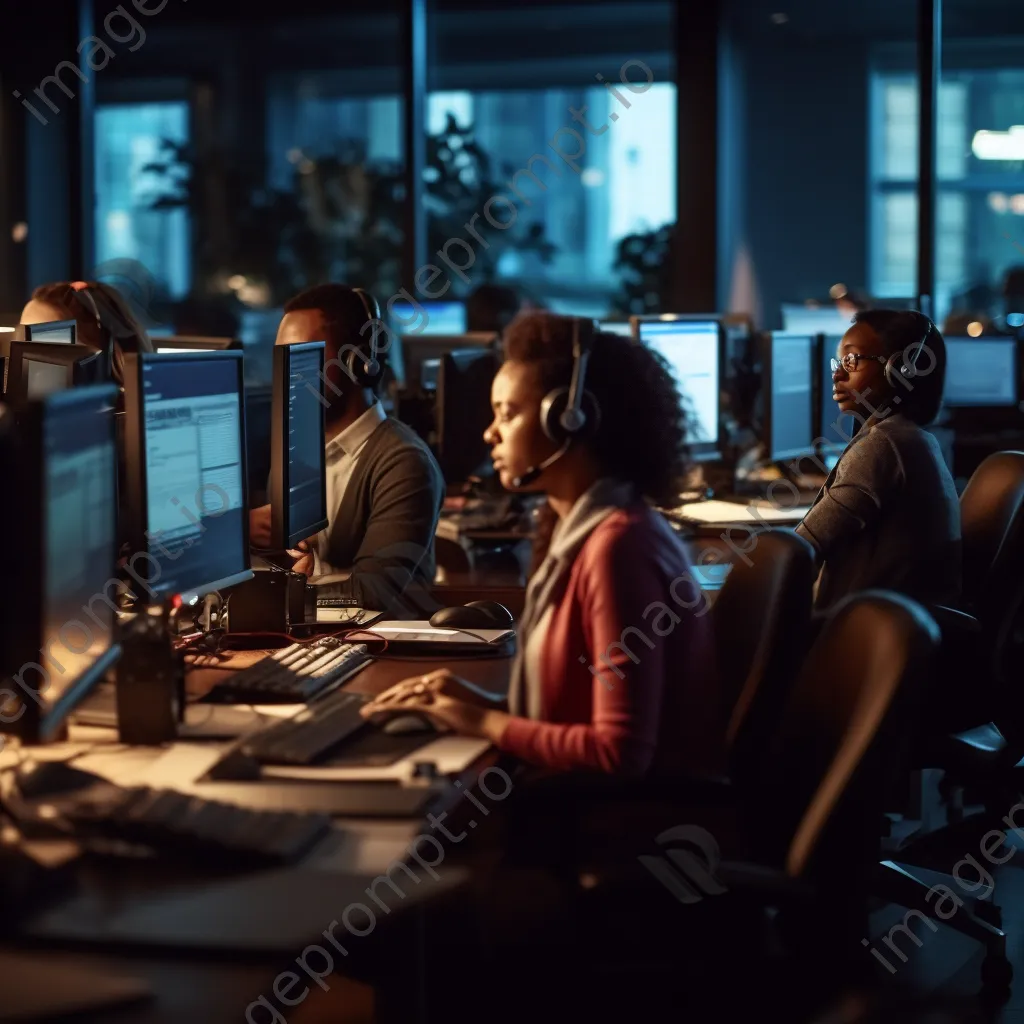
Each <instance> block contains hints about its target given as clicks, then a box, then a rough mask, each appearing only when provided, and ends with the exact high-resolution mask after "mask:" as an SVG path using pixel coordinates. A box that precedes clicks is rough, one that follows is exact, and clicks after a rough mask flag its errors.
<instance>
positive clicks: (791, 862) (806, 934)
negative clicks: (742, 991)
mask: <svg viewBox="0 0 1024 1024" xmlns="http://www.w3.org/2000/svg"><path fill="white" fill-rule="evenodd" d="M938 644H939V631H938V628H937V626H936V625H935V623H934V621H933V620H932V618H931V617H930V616H929V615H928V613H927V612H926V611H925V610H924V609H923V608H922V607H921V606H920V605H917V604H916V603H914V602H913V601H910V600H908V599H906V598H903V597H900V596H899V595H896V594H891V593H887V592H882V591H867V592H864V593H860V594H855V595H853V596H852V597H850V598H848V599H847V600H845V601H843V602H841V603H840V604H839V605H838V606H837V607H836V608H835V609H834V610H833V611H832V612H831V614H830V615H829V616H828V617H827V619H826V621H825V622H824V624H823V626H822V629H821V632H820V633H819V636H818V638H817V640H816V642H815V643H814V646H813V647H812V648H811V651H810V653H809V654H808V656H807V658H806V660H805V661H804V664H803V667H802V669H801V670H800V672H799V675H798V677H797V678H796V680H795V681H794V683H793V685H792V687H791V688H790V690H789V692H788V694H787V695H786V698H785V700H784V702H783V707H782V708H781V710H780V715H779V718H778V720H777V722H776V726H775V728H774V729H773V730H772V735H771V737H770V740H769V742H768V744H767V745H766V747H765V749H764V750H763V751H762V757H761V762H760V771H759V772H757V773H750V774H748V775H745V776H744V779H743V782H742V783H740V784H737V786H736V787H735V797H736V805H735V806H736V818H737V821H738V823H739V826H740V830H741V833H742V838H743V844H744V851H745V859H744V860H743V861H742V862H738V861H728V860H727V861H725V862H723V863H721V864H720V865H718V866H717V868H716V869H715V870H714V871H713V877H714V879H715V880H716V881H717V882H718V883H720V885H722V886H725V888H726V890H727V891H726V892H725V893H715V894H710V895H706V896H705V898H704V899H702V900H699V901H693V903H692V904H691V905H687V906H682V905H680V904H679V902H677V901H676V900H674V899H673V895H672V894H671V893H670V892H669V891H666V888H665V887H664V884H663V882H662V881H661V879H660V878H659V877H657V876H656V874H654V873H652V872H651V870H650V869H649V868H648V867H647V866H646V864H644V863H641V862H640V861H639V859H638V858H634V861H633V870H632V873H631V876H630V878H629V879H628V880H627V879H625V878H622V879H621V880H620V883H619V885H618V887H617V890H616V891H615V892H614V893H612V894H610V896H611V897H612V898H610V899H609V900H607V901H605V902H604V904H603V905H601V906H600V908H599V910H598V911H597V912H596V913H595V914H594V916H593V917H592V918H591V917H589V916H588V917H585V918H582V919H581V920H580V933H581V934H580V936H579V940H580V941H581V942H583V941H586V940H587V939H592V940H595V939H596V941H597V944H598V950H597V951H594V953H593V955H597V956H600V955H601V954H604V956H607V955H608V950H607V946H606V945H605V946H602V945H601V944H602V943H607V939H608V936H609V935H617V934H619V932H620V930H628V933H629V936H630V937H631V938H634V937H635V936H637V935H640V936H651V937H652V941H650V942H648V943H647V946H646V947H644V948H643V949H642V952H641V956H640V958H639V960H638V961H636V962H637V964H638V967H639V966H640V965H644V966H645V967H646V966H649V964H650V962H651V960H650V958H652V957H657V958H658V959H657V961H656V962H659V963H664V964H665V969H666V971H667V975H668V976H669V977H671V976H672V974H673V968H674V967H675V969H677V970H679V971H681V970H682V969H683V968H684V965H685V964H686V963H687V962H688V961H690V960H693V959H695V958H697V957H704V958H705V960H704V961H703V962H704V963H705V965H706V966H707V970H708V971H709V972H712V971H714V970H716V969H717V968H716V964H717V965H719V966H721V964H722V961H724V977H725V978H726V979H735V978H736V977H743V978H744V979H747V978H748V977H749V975H748V973H747V971H746V969H745V964H742V954H741V951H742V952H743V953H750V954H751V955H753V956H754V957H756V958H757V960H758V961H760V959H761V958H763V956H764V955H766V948H767V947H763V946H762V943H761V942H760V941H759V940H757V941H756V942H755V946H756V948H754V949H751V947H750V942H751V936H756V935H757V928H756V927H755V922H754V920H753V919H751V918H750V917H749V912H750V910H751V909H754V910H755V911H757V912H758V915H759V916H758V920H759V921H760V920H761V918H760V912H761V910H763V909H764V908H773V909H774V910H775V911H776V912H777V913H776V915H775V917H774V924H773V925H772V926H771V930H772V931H773V932H774V940H775V941H779V940H781V942H782V943H783V945H784V947H785V948H786V950H787V951H788V953H789V954H790V955H791V956H793V957H795V967H796V969H797V970H798V971H799V979H800V985H799V986H798V987H801V988H802V987H810V986H811V985H812V984H813V983H814V982H816V981H818V980H821V979H824V978H826V977H829V978H831V979H832V980H835V979H841V980H842V981H844V982H845V981H848V979H849V973H848V972H849V971H850V970H852V969H855V968H857V967H858V965H859V968H860V969H863V968H864V967H865V965H867V966H870V965H871V963H872V961H871V960H870V958H869V957H868V956H867V954H866V952H865V950H864V948H863V945H862V941H861V940H862V939H863V938H864V937H865V936H867V935H868V934H869V932H868V930H867V927H868V907H869V902H870V899H871V897H872V896H873V895H884V893H882V892H880V888H881V884H880V881H879V875H880V874H881V873H882V871H881V869H880V868H879V865H878V844H879V834H878V828H877V825H878V820H879V818H880V817H881V815H882V812H883V809H884V805H885V800H886V797H887V795H888V793H889V791H890V788H891V785H892V780H893V778H894V777H896V776H897V775H898V774H899V772H900V770H901V769H902V768H903V767H904V765H903V762H904V761H905V760H906V756H907V746H906V742H905V737H906V735H907V732H908V730H910V728H911V727H912V723H913V722H914V720H915V718H916V716H917V714H918V712H919V708H920V703H921V697H922V693H923V690H924V684H925V683H926V682H927V678H928V675H929V672H930V669H931V667H932V664H933V657H934V654H935V652H936V650H937V648H938ZM687 820H689V821H693V820H694V819H693V818H689V819H687V818H685V817H682V818H680V819H679V821H680V822H684V821H687ZM670 838H671V837H670V836H668V835H660V836H658V837H657V840H656V839H655V837H654V836H651V837H650V838H649V839H648V840H647V842H646V843H642V844H641V848H640V849H639V850H637V853H638V854H639V853H648V851H651V852H653V851H657V852H656V853H654V854H653V856H655V857H658V856H660V857H662V858H664V857H665V856H666V853H667V852H668V854H669V857H670V859H673V860H674V859H675V858H671V848H669V850H666V849H665V848H661V849H659V848H658V847H657V845H656V843H657V842H660V843H664V844H666V845H667V843H668V841H669V839H670ZM677 845H679V844H678V842H677ZM645 848H646V849H645ZM687 852H688V853H689V856H690V859H689V861H687V860H686V859H685V856H686V854H683V857H684V859H683V860H682V861H679V860H677V861H676V863H677V865H678V864H686V863H690V864H692V863H693V860H692V856H693V855H692V850H688V851H687ZM705 860H706V856H705ZM699 877H700V875H699V872H697V873H695V874H694V875H692V876H691V878H690V882H691V884H692V882H693V880H694V879H699ZM684 881H685V879H684ZM627 882H628V884H627ZM707 888H710V887H707ZM642 913H649V914H650V916H651V917H652V918H653V919H660V920H658V923H659V925H660V927H658V929H657V932H656V935H657V938H656V939H653V936H654V935H655V931H654V929H653V928H648V927H647V924H648V922H646V921H644V920H642V919H641V914H642ZM619 915H623V916H622V920H621V922H620V920H619ZM737 921H743V922H744V924H743V927H742V928H739V927H737ZM620 925H621V929H620V927H619V926H620ZM741 942H742V943H745V944H747V945H746V948H745V949H744V947H743V946H742V945H741ZM582 952H584V955H592V954H591V951H590V950H586V951H582ZM683 954H685V958H684V959H682V960H680V959H678V957H680V956H682V955H683ZM611 956H612V958H613V962H614V963H616V965H617V966H618V968H619V969H620V970H622V969H624V966H623V965H624V964H625V963H628V958H626V959H624V958H623V957H622V956H621V955H620V947H619V946H616V947H614V949H613V951H612V954H611ZM673 957H675V958H677V959H675V960H674V959H673ZM645 958H647V959H645ZM710 976H711V974H710V973H709V974H708V977H710ZM744 984H746V980H745V982H744ZM755 988H756V989H757V991H758V993H760V992H761V989H760V988H759V987H758V986H757V985H755Z"/></svg>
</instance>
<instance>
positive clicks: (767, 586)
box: [711, 530, 815, 781]
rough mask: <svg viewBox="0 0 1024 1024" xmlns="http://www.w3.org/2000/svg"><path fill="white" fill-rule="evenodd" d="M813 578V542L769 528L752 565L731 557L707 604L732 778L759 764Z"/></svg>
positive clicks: (792, 663) (801, 635) (798, 653)
mask: <svg viewBox="0 0 1024 1024" xmlns="http://www.w3.org/2000/svg"><path fill="white" fill-rule="evenodd" d="M814 577H815V569H814V549H813V548H812V547H811V545H810V544H808V543H807V541H805V540H804V539H803V538H802V537H798V536H797V535H796V534H795V533H791V532H789V531H784V530H769V531H767V532H765V533H761V534H758V537H757V547H756V548H755V549H754V550H753V551H752V552H751V554H750V564H749V565H748V564H747V563H746V562H745V561H743V560H742V559H741V560H739V561H737V562H736V563H734V565H733V567H732V569H731V571H730V573H729V575H728V576H727V577H726V581H725V584H724V585H723V587H722V590H721V592H720V593H719V595H718V599H717V600H716V601H715V604H714V606H713V608H712V612H711V614H712V619H713V622H714V627H715V646H716V652H717V655H718V672H719V682H720V687H721V692H722V698H723V700H724V702H725V704H724V706H725V708H726V709H727V715H728V728H727V731H726V746H727V750H728V758H729V776H730V778H731V779H732V780H733V781H737V780H738V779H740V778H742V777H743V776H744V775H745V774H747V773H749V772H751V771H754V772H756V771H758V770H759V766H760V759H761V754H762V753H763V751H764V747H765V744H766V742H767V740H768V737H769V736H770V735H771V734H772V731H773V730H774V727H775V725H776V723H777V720H778V715H779V713H780V712H781V709H782V703H783V700H784V699H785V696H786V693H787V691H788V688H789V686H790V685H791V683H792V680H793V679H794V678H795V677H796V673H797V671H798V669H799V667H800V664H801V662H802V661H803V657H804V654H805V653H806V651H807V645H808V640H809V636H810V622H811V605H812V601H813V594H814Z"/></svg>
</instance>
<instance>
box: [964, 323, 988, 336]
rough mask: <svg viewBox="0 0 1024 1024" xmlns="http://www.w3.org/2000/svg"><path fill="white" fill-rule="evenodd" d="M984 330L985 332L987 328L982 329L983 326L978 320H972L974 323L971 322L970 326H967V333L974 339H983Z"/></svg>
mask: <svg viewBox="0 0 1024 1024" xmlns="http://www.w3.org/2000/svg"><path fill="white" fill-rule="evenodd" d="M984 330H985V328H984V327H982V325H981V324H980V323H978V321H977V320H972V321H971V322H970V323H969V324H968V325H967V333H968V334H969V335H970V336H971V337H972V338H980V337H981V334H982V331H984Z"/></svg>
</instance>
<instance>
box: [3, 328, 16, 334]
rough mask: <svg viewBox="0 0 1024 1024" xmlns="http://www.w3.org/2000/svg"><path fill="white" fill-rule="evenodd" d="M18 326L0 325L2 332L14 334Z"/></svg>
mask: <svg viewBox="0 0 1024 1024" xmlns="http://www.w3.org/2000/svg"><path fill="white" fill-rule="evenodd" d="M17 329H18V328H17V327H0V334H13V333H14V332H15V331H16V330H17Z"/></svg>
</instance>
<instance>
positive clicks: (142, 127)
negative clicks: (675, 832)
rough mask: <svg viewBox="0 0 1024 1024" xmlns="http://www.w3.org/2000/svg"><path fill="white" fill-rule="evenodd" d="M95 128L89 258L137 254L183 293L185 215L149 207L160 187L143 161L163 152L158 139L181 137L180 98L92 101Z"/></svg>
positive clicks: (173, 292) (184, 127)
mask: <svg viewBox="0 0 1024 1024" xmlns="http://www.w3.org/2000/svg"><path fill="white" fill-rule="evenodd" d="M95 128H96V147H95V154H96V156H95V160H96V214H95V217H96V221H95V234H96V262H97V264H103V263H105V262H106V261H108V260H113V259H125V258H127V259H133V260H139V261H140V262H142V263H143V264H144V265H145V266H146V267H147V269H148V270H149V271H150V273H152V275H153V277H154V278H155V280H156V281H157V283H158V286H159V287H160V288H161V290H165V291H166V293H167V294H168V295H169V296H170V297H172V298H176V299H177V298H182V297H184V296H185V295H186V294H187V293H188V290H189V287H190V285H191V253H190V225H189V214H188V211H187V210H186V209H185V208H183V207H179V208H168V209H154V208H153V206H152V204H153V200H154V198H155V197H156V195H157V194H159V192H160V191H162V190H161V189H160V188H159V184H158V182H157V180H156V178H155V176H154V175H153V174H151V173H150V172H148V171H146V170H145V168H146V166H147V165H148V164H151V163H155V162H159V161H162V160H164V159H166V156H167V154H166V152H165V150H164V148H163V147H164V143H165V142H169V143H172V144H174V145H184V144H187V142H188V141H189V112H188V104H187V103H186V102H184V101H180V102H166V103H123V104H120V103H119V104H110V105H101V106H97V108H96V120H95Z"/></svg>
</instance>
